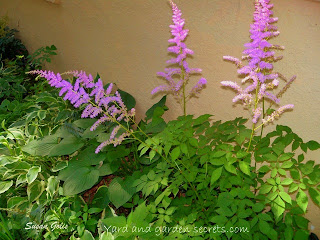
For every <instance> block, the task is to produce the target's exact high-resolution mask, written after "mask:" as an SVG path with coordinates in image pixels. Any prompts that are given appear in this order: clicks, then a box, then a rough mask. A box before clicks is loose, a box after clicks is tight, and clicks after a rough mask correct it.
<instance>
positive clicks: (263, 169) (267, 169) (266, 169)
mask: <svg viewBox="0 0 320 240" xmlns="http://www.w3.org/2000/svg"><path fill="white" fill-rule="evenodd" d="M269 171H270V167H269V166H267V165H264V166H262V167H261V168H259V172H261V173H267V172H269Z"/></svg>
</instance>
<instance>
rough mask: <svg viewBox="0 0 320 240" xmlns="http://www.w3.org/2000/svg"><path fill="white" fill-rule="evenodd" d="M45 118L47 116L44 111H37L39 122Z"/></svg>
mask: <svg viewBox="0 0 320 240" xmlns="http://www.w3.org/2000/svg"><path fill="white" fill-rule="evenodd" d="M46 116H47V112H46V111H45V110H40V111H38V117H39V119H40V120H43V119H45V118H46Z"/></svg>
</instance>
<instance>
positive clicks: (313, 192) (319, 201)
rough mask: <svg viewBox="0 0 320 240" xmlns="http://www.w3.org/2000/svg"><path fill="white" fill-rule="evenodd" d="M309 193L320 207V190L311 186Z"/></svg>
mask: <svg viewBox="0 0 320 240" xmlns="http://www.w3.org/2000/svg"><path fill="white" fill-rule="evenodd" d="M309 195H310V197H311V199H312V200H313V202H314V203H315V204H317V205H318V206H319V207H320V192H319V191H318V190H317V189H315V188H313V187H310V188H309Z"/></svg>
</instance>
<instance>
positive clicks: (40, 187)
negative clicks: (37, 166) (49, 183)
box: [27, 180, 44, 202]
mask: <svg viewBox="0 0 320 240" xmlns="http://www.w3.org/2000/svg"><path fill="white" fill-rule="evenodd" d="M43 191H44V182H43V181H41V182H40V181H39V180H35V181H34V182H33V183H31V184H29V185H28V187H27V194H28V199H29V202H33V201H35V200H37V199H38V198H39V197H40V196H41V194H42V193H43Z"/></svg>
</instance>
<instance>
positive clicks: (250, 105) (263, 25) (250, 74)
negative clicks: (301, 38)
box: [221, 0, 295, 125]
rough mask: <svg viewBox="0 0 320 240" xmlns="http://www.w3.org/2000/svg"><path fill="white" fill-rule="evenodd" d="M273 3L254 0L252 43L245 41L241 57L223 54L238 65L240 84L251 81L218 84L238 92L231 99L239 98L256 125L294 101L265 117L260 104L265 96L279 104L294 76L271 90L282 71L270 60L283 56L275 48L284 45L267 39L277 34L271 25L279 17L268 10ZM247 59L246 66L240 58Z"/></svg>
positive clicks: (289, 106)
mask: <svg viewBox="0 0 320 240" xmlns="http://www.w3.org/2000/svg"><path fill="white" fill-rule="evenodd" d="M272 7H273V4H270V1H269V0H256V1H255V12H254V15H253V17H254V23H253V24H251V27H250V38H251V42H249V43H246V44H245V50H244V51H243V56H242V58H241V60H240V59H238V58H235V57H231V56H224V57H223V59H224V60H227V61H231V62H233V63H235V64H236V65H237V67H238V73H239V74H240V75H241V76H242V77H243V79H242V83H246V82H250V85H249V86H247V87H246V88H244V89H243V88H242V87H240V86H239V85H238V84H237V83H236V82H232V81H222V82H221V84H222V85H223V86H226V87H231V88H232V89H234V90H235V91H236V92H237V93H238V94H237V95H236V96H235V97H234V98H233V102H234V103H236V102H238V101H241V102H242V103H243V105H244V107H245V108H247V109H249V110H250V111H251V113H252V122H253V124H256V123H257V122H258V121H259V119H261V120H262V125H263V124H266V123H269V122H272V121H273V120H274V119H275V118H277V117H279V116H280V115H281V114H282V113H283V112H284V111H286V110H289V109H292V108H293V107H294V105H293V104H287V105H284V106H280V107H279V108H278V109H277V110H275V111H274V112H273V113H271V114H270V115H268V116H265V112H264V109H263V108H262V107H261V106H260V105H259V103H261V102H263V101H264V100H265V99H266V100H269V101H270V102H271V104H276V105H278V104H280V99H279V97H280V96H281V94H282V93H283V90H284V89H286V88H287V87H288V86H289V85H290V84H291V83H292V81H293V80H294V79H295V77H293V78H292V79H291V80H290V81H289V82H287V84H286V86H285V87H284V89H283V90H282V91H280V93H279V94H274V93H273V90H274V88H276V87H277V86H278V85H279V80H278V79H279V78H281V77H282V75H281V74H279V73H275V72H273V63H274V62H276V61H278V60H280V59H282V56H278V57H277V56H275V52H274V49H284V47H283V46H278V45H274V44H271V43H270V42H269V39H270V38H273V37H276V36H278V35H279V31H278V30H277V27H276V26H274V25H273V23H275V22H276V21H277V20H278V18H276V17H272V15H273V12H272V11H271V9H272ZM243 60H247V62H248V63H247V65H243V63H242V61H243Z"/></svg>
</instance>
